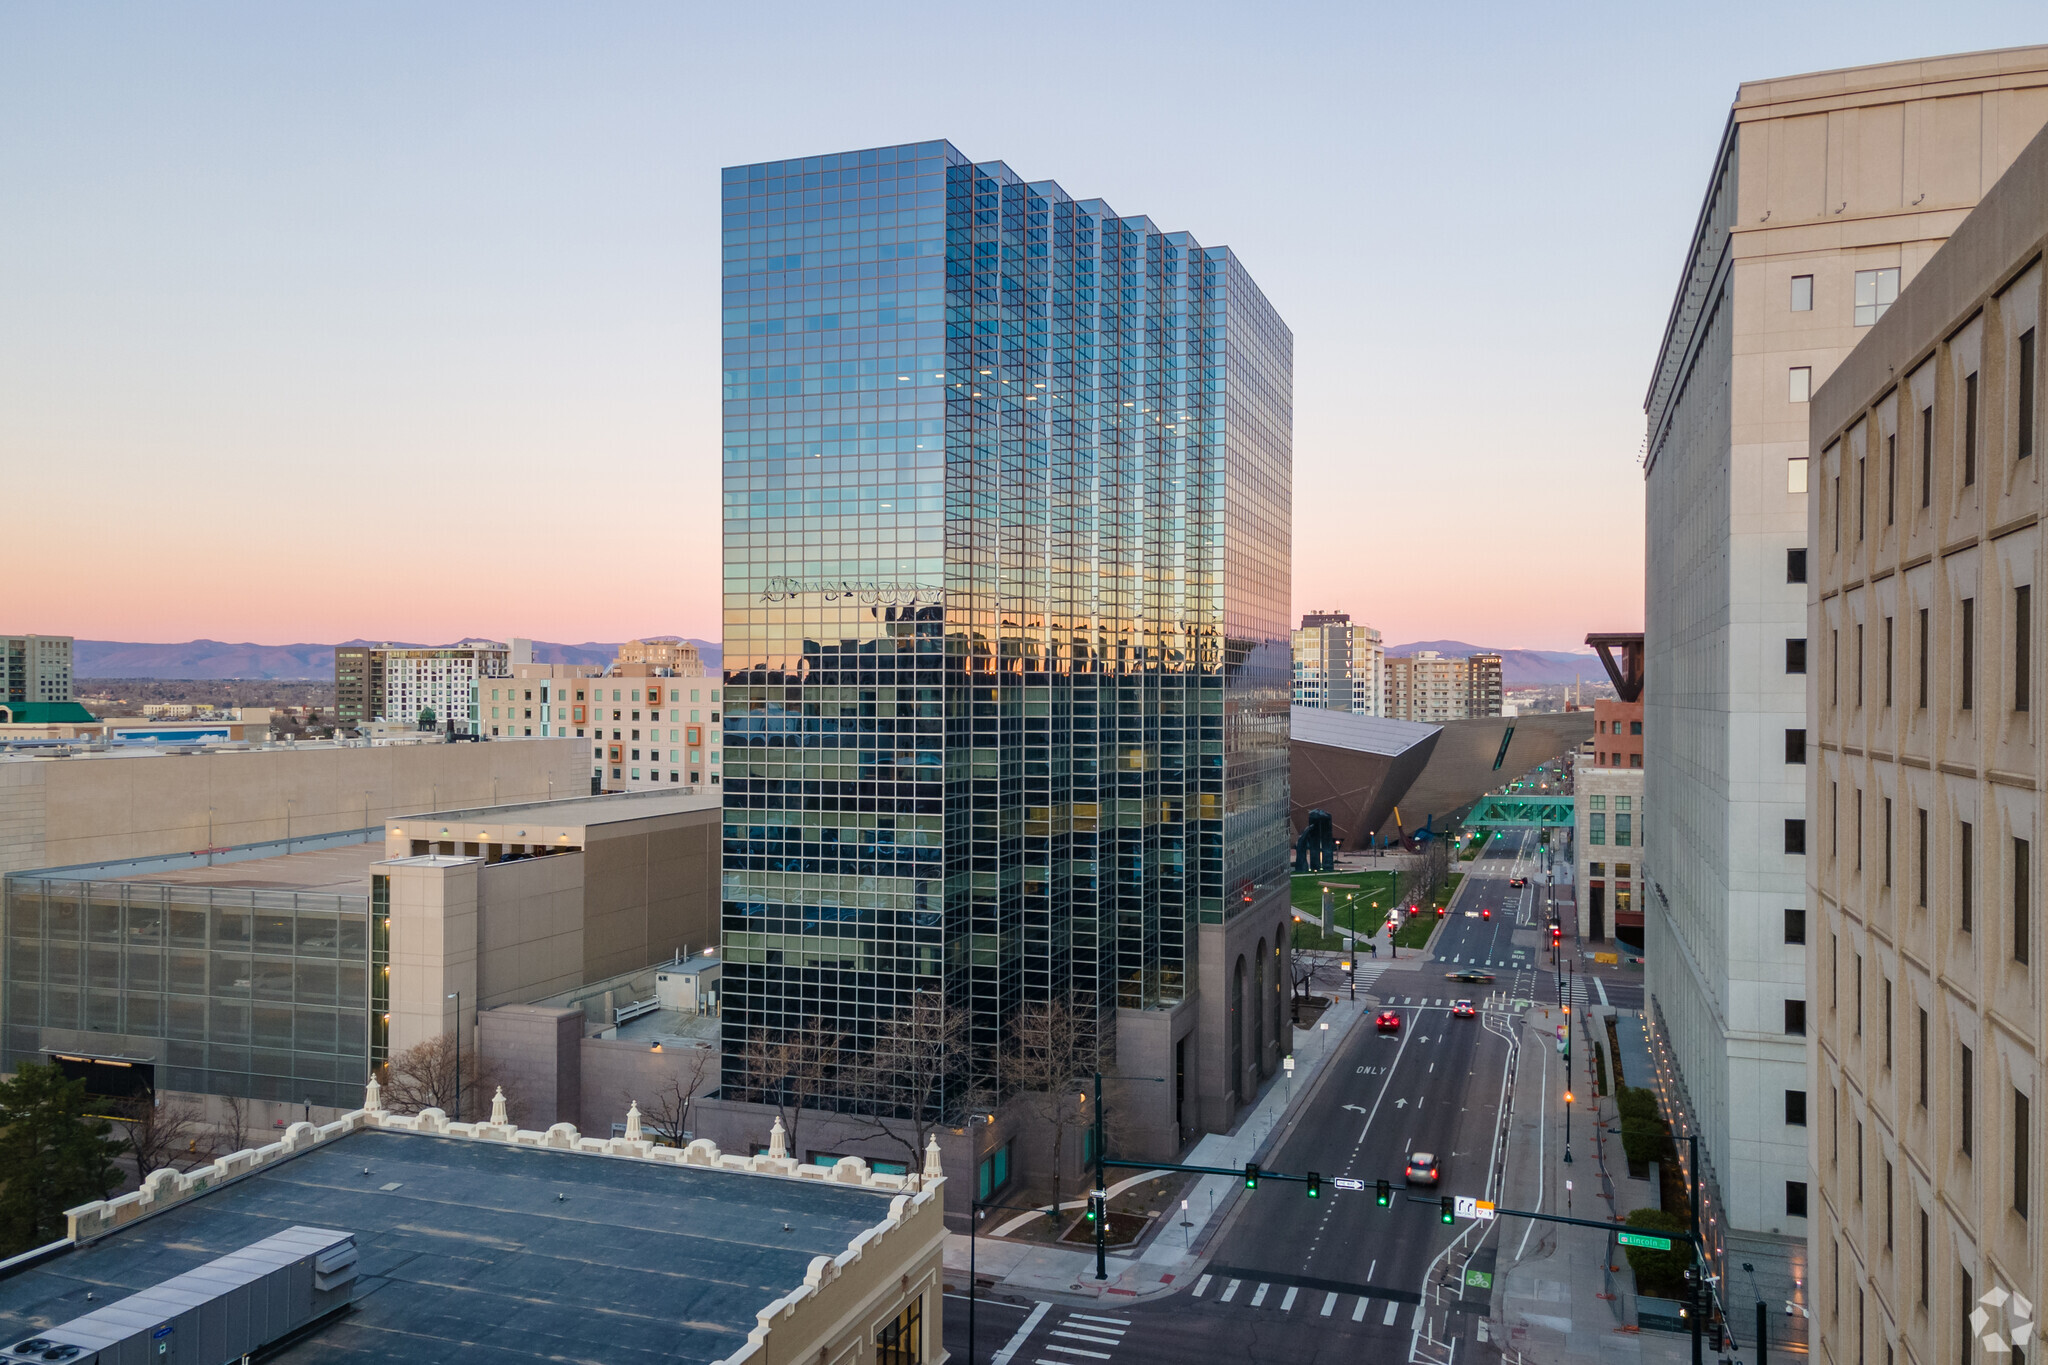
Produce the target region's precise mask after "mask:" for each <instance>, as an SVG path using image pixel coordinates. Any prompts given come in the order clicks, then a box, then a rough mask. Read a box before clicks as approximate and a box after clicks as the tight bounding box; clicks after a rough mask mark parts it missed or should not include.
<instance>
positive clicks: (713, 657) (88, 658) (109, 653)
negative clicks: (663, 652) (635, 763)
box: [71, 636, 719, 680]
mask: <svg viewBox="0 0 2048 1365" xmlns="http://www.w3.org/2000/svg"><path fill="white" fill-rule="evenodd" d="M483 638H484V637H482V636H470V637H468V639H467V640H459V641H455V642H454V643H456V644H464V643H468V642H469V641H472V640H481V639H483ZM639 638H641V639H649V638H654V637H650V636H641V637H639ZM667 638H670V639H675V638H678V637H675V636H669V637H667ZM682 638H688V637H682ZM689 642H690V643H691V644H693V645H695V646H697V652H698V653H699V654H701V655H702V656H703V658H704V666H705V667H706V668H708V669H710V670H712V671H714V672H715V671H717V668H718V662H719V647H718V645H717V643H716V642H714V641H710V640H696V639H691V640H690V641H689ZM341 643H342V644H344V645H377V644H386V643H389V644H394V645H404V646H407V647H410V648H422V647H423V646H422V645H420V644H418V643H416V642H413V641H406V640H391V641H384V640H343V641H341ZM501 643H502V642H501ZM334 650H335V646H334V645H331V644H329V645H313V644H300V645H258V644H246V643H245V644H226V643H223V642H222V641H219V640H186V641H183V642H182V643H178V644H138V643H133V642H130V641H125V640H78V641H75V642H74V643H73V645H72V658H71V671H72V674H73V676H75V677H80V678H189V679H194V680H199V679H217V678H332V677H333V676H334ZM618 652H619V646H618V645H617V644H616V643H602V642H597V641H586V642H584V643H583V644H578V645H569V644H556V643H554V642H552V641H548V640H535V641H534V642H533V658H534V662H536V663H544V664H608V663H610V662H611V661H612V659H613V658H614V657H615V656H616V655H617V654H618Z"/></svg>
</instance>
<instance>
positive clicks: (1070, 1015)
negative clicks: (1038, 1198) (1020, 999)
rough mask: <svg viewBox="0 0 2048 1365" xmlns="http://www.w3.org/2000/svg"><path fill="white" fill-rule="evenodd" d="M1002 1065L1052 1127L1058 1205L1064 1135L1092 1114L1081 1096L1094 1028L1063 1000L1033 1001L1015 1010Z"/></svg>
mask: <svg viewBox="0 0 2048 1365" xmlns="http://www.w3.org/2000/svg"><path fill="white" fill-rule="evenodd" d="M1010 1037H1011V1046H1010V1056H1009V1059H1008V1064H1007V1065H1006V1067H1005V1068H1004V1070H1005V1074H1006V1076H1007V1078H1008V1080H1009V1081H1010V1082H1011V1083H1012V1084H1013V1085H1015V1086H1016V1087H1017V1089H1018V1091H1019V1092H1020V1098H1021V1099H1022V1100H1023V1101H1024V1103H1025V1104H1026V1105H1028V1106H1029V1107H1030V1109H1031V1110H1032V1112H1033V1113H1035V1114H1037V1116H1038V1117H1039V1118H1040V1119H1042V1120H1044V1122H1045V1123H1046V1124H1048V1125H1049V1126H1050V1127H1051V1129H1052V1197H1053V1206H1054V1207H1055V1208H1057V1207H1058V1206H1059V1203H1060V1190H1061V1186H1062V1184H1063V1181H1064V1176H1065V1172H1066V1155H1065V1153H1066V1138H1067V1133H1068V1132H1069V1131H1070V1130H1075V1129H1082V1128H1086V1127H1087V1126H1088V1125H1089V1123H1090V1122H1091V1121H1092V1119H1093V1117H1094V1116H1093V1113H1092V1112H1091V1111H1090V1109H1089V1107H1088V1102H1087V1099H1086V1098H1085V1096H1086V1092H1087V1089H1088V1084H1089V1082H1088V1081H1087V1080H1086V1077H1087V1076H1088V1073H1089V1072H1090V1071H1092V1070H1094V1068H1095V1064H1096V1061H1097V1057H1096V1050H1095V1032H1094V1030H1093V1029H1092V1028H1090V1027H1089V1021H1088V1020H1087V1019H1086V1017H1085V1016H1083V1015H1082V1014H1080V1013H1079V1012H1078V1011H1076V1010H1075V1009H1074V1007H1073V1006H1072V1005H1070V1004H1069V1003H1068V1002H1066V1001H1065V1000H1049V1001H1043V1000H1034V1001H1031V1002H1030V1003H1028V1004H1026V1005H1025V1006H1024V1008H1023V1009H1022V1010H1020V1011H1018V1014H1017V1019H1016V1022H1015V1023H1014V1024H1013V1025H1012V1026H1011V1030H1010Z"/></svg>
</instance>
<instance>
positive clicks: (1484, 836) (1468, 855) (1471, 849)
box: [1458, 829, 1493, 863]
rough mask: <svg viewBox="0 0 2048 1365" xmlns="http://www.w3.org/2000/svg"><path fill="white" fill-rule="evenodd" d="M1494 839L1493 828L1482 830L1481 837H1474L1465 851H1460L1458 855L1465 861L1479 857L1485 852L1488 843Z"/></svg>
mask: <svg viewBox="0 0 2048 1365" xmlns="http://www.w3.org/2000/svg"><path fill="white" fill-rule="evenodd" d="M1492 841H1493V831H1492V830H1484V829H1483V830H1480V831H1479V837H1478V838H1477V839H1474V840H1473V841H1472V842H1471V843H1469V844H1467V845H1466V846H1465V851H1464V852H1463V853H1460V854H1459V855H1458V857H1459V858H1460V859H1462V860H1463V861H1465V862H1468V863H1469V862H1471V861H1472V860H1473V859H1474V858H1477V857H1478V856H1479V855H1480V854H1481V853H1483V852H1485V851H1486V846H1487V844H1489V843H1491V842H1492Z"/></svg>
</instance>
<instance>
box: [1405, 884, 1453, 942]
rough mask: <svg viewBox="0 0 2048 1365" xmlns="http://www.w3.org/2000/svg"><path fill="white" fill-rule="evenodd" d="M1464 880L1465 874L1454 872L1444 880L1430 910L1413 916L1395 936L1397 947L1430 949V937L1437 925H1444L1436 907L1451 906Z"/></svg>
mask: <svg viewBox="0 0 2048 1365" xmlns="http://www.w3.org/2000/svg"><path fill="white" fill-rule="evenodd" d="M1464 880H1465V874H1464V873H1462V872H1453V873H1451V874H1450V876H1448V877H1446V878H1444V884H1443V886H1441V887H1440V888H1438V890H1437V893H1436V896H1435V898H1434V899H1432V900H1431V902H1430V904H1429V907H1428V909H1426V910H1425V911H1424V912H1423V913H1421V914H1418V915H1415V916H1412V917H1411V918H1410V919H1409V921H1408V922H1407V923H1406V924H1404V925H1402V926H1401V928H1400V930H1399V932H1397V933H1396V934H1395V935H1394V943H1395V945H1396V946H1398V947H1402V948H1425V947H1428V946H1429V939H1430V935H1432V934H1434V933H1435V932H1436V927H1437V925H1438V924H1440V923H1442V921H1441V920H1439V919H1438V918H1437V915H1436V907H1437V906H1439V905H1449V904H1450V903H1451V897H1453V896H1455V895H1457V894H1458V883H1459V882H1462V881H1464ZM1446 918H1448V916H1447V917H1446Z"/></svg>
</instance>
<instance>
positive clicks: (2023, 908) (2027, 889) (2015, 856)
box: [2012, 839, 2034, 967]
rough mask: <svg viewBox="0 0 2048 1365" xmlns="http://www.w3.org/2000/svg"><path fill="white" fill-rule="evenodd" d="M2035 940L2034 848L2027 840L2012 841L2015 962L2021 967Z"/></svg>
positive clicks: (2013, 948) (2013, 957)
mask: <svg viewBox="0 0 2048 1365" xmlns="http://www.w3.org/2000/svg"><path fill="white" fill-rule="evenodd" d="M2033 939H2034V846H2033V844H2032V843H2031V842H2030V841H2028V840H2026V839H2015V840H2013V841H2012V960H2013V961H2014V962H2017V963H2019V964H2020V965H2021V966H2022V967H2024V966H2026V965H2027V959H2028V957H2029V956H2030V955H2031V954H2032V952H2033V947H2034V944H2033Z"/></svg>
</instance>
